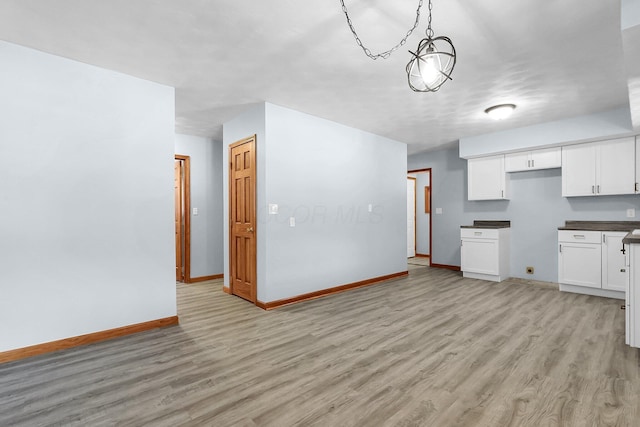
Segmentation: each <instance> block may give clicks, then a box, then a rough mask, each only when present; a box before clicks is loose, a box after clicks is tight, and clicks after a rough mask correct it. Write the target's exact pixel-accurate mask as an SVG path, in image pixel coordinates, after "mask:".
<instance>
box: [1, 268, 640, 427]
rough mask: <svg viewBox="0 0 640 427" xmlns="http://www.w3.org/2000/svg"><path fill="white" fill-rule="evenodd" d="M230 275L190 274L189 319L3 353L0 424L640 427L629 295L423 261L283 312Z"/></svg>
mask: <svg viewBox="0 0 640 427" xmlns="http://www.w3.org/2000/svg"><path fill="white" fill-rule="evenodd" d="M220 288H221V283H220V282H219V281H215V282H205V283H201V284H193V285H180V286H178V300H179V315H180V320H181V325H180V326H176V327H171V328H167V329H163V330H156V331H150V332H145V333H141V334H138V335H134V336H129V337H125V338H122V339H117V340H113V341H110V342H104V343H99V344H95V345H91V346H87V347H83V348H76V349H71V350H68V351H63V352H59V353H56V354H51V355H45V356H40V357H36V358H32V359H27V360H23V361H19V362H13V363H9V364H4V365H0V426H38V425H64V426H69V425H78V426H102V425H124V426H144V425H149V426H179V425H194V426H200V425H204V426H297V425H300V426H316V425H317V426H429V427H431V426H437V427H439V426H516V425H519V426H536V427H537V426H614V425H615V426H638V425H640V414H639V408H640V376H639V374H640V366H639V357H638V350H635V349H631V348H629V347H627V346H625V344H624V316H623V315H624V312H623V311H622V310H620V301H617V300H611V299H605V298H597V297H589V296H583V295H575V294H567V293H560V292H559V291H557V290H555V289H554V288H553V287H552V286H548V285H541V284H525V283H522V282H519V283H518V282H511V283H510V282H503V283H491V282H483V281H479V280H469V279H462V278H461V277H460V273H455V272H451V271H447V270H438V269H430V268H427V267H417V266H412V267H411V274H410V276H409V277H408V278H404V279H399V280H395V281H393V282H388V283H385V284H379V285H374V286H370V287H367V288H361V289H357V290H353V291H350V292H346V293H343V294H339V295H334V296H331V297H327V298H324V299H318V300H314V301H311V302H307V303H301V304H298V305H293V306H288V307H283V308H280V309H278V310H275V311H271V312H265V311H262V310H260V309H258V308H255V307H254V306H252V305H250V304H248V303H246V302H244V301H242V300H240V299H238V298H235V297H232V296H229V295H226V294H223V293H222V292H221V290H220ZM6 326H7V325H4V327H6Z"/></svg>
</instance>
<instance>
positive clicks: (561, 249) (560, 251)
mask: <svg viewBox="0 0 640 427" xmlns="http://www.w3.org/2000/svg"><path fill="white" fill-rule="evenodd" d="M559 246H560V253H562V245H559Z"/></svg>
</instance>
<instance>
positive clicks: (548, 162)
mask: <svg viewBox="0 0 640 427" xmlns="http://www.w3.org/2000/svg"><path fill="white" fill-rule="evenodd" d="M560 152H561V150H560V147H553V148H544V149H541V150H533V151H522V152H519V153H511V154H505V156H504V162H505V171H506V172H520V171H528V170H538V169H552V168H559V167H560V166H561V165H562V157H561V155H560Z"/></svg>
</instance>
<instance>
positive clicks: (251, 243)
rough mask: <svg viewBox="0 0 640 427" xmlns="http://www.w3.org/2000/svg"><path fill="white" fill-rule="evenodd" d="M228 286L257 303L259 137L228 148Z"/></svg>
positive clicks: (250, 138)
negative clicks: (257, 159) (257, 144)
mask: <svg viewBox="0 0 640 427" xmlns="http://www.w3.org/2000/svg"><path fill="white" fill-rule="evenodd" d="M229 164H230V169H229V286H230V291H231V294H232V295H236V296H239V297H240V298H243V299H246V300H247V301H251V302H252V303H254V304H256V303H257V284H256V276H257V257H256V136H255V135H254V136H252V137H249V138H246V139H243V140H240V141H238V142H235V143H233V144H231V145H230V146H229Z"/></svg>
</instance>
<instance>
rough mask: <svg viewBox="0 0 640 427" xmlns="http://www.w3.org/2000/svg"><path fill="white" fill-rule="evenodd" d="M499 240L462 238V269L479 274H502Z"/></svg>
mask: <svg viewBox="0 0 640 427" xmlns="http://www.w3.org/2000/svg"><path fill="white" fill-rule="evenodd" d="M498 260H499V254H498V240H489V239H462V247H461V248H460V261H461V264H462V265H461V270H462V271H466V272H469V273H478V274H493V275H497V274H500V271H499V268H498Z"/></svg>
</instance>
